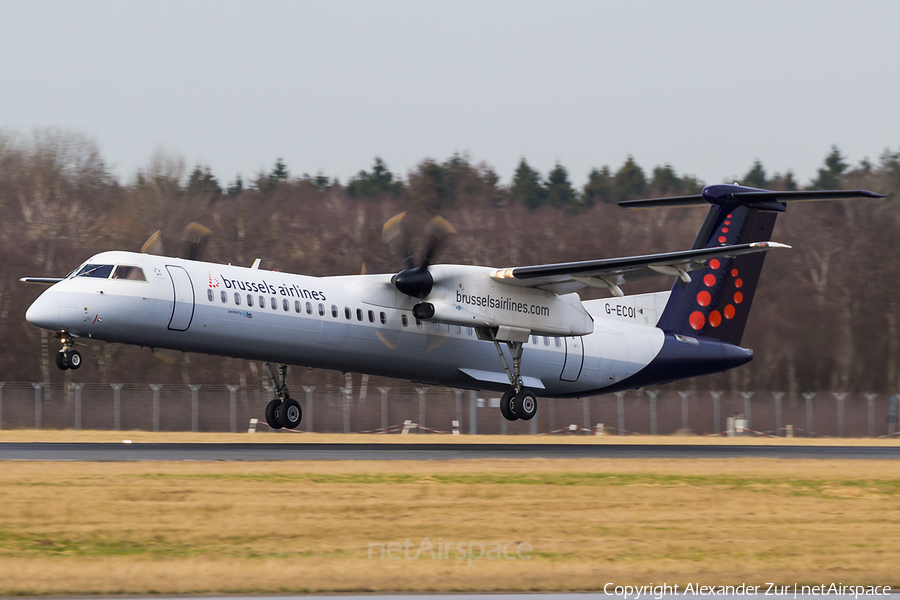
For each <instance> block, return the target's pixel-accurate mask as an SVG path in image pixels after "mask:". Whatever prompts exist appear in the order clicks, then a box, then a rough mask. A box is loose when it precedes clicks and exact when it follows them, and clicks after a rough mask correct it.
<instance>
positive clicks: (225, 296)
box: [219, 290, 228, 304]
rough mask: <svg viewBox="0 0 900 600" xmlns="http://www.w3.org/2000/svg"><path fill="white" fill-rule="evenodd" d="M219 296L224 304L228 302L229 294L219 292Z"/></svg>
mask: <svg viewBox="0 0 900 600" xmlns="http://www.w3.org/2000/svg"><path fill="white" fill-rule="evenodd" d="M219 296H220V297H221V298H222V304H225V303H226V302H228V294H226V293H225V290H222V291H221V292H219Z"/></svg>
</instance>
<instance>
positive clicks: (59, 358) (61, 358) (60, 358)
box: [56, 351, 69, 371]
mask: <svg viewBox="0 0 900 600" xmlns="http://www.w3.org/2000/svg"><path fill="white" fill-rule="evenodd" d="M56 366H57V367H58V368H59V370H60V371H65V370H66V369H68V368H69V363H68V362H66V355H65V354H64V353H63V352H62V351H60V352H57V353H56Z"/></svg>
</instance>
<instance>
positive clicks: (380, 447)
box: [0, 442, 900, 462]
mask: <svg viewBox="0 0 900 600" xmlns="http://www.w3.org/2000/svg"><path fill="white" fill-rule="evenodd" d="M474 458H480V459H485V458H487V459H496V458H617V459H625V458H825V459H888V460H891V459H893V460H897V459H900V447H883V446H731V445H728V446H724V445H723V446H717V445H690V444H685V445H677V446H674V445H651V444H634V445H629V444H615V445H612V444H609V445H607V444H596V445H593V444H592V445H586V444H527V443H525V444H428V443H408V444H389V443H378V444H319V443H313V444H310V443H306V444H304V443H297V444H266V443H253V444H203V443H194V444H177V443H175V444H124V443H118V444H110V443H45V442H33V443H12V442H8V443H0V460H80V461H100V462H109V461H134V460H226V461H253V460H259V461H271V460H453V459H474Z"/></svg>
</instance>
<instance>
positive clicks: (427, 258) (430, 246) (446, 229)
mask: <svg viewBox="0 0 900 600" xmlns="http://www.w3.org/2000/svg"><path fill="white" fill-rule="evenodd" d="M425 235H426V236H427V241H426V242H425V252H424V253H423V254H422V262H421V263H420V265H419V266H420V267H422V268H423V269H427V268H428V267H429V265H431V261H432V259H434V256H435V255H436V254H437V251H438V250H439V249H440V247H441V243H442V240H443V239H444V238H445V237H447V236H448V235H456V229H454V227H453V225H451V224H450V223H449V222H448V221H447V219H445V218H444V217H435V218H433V219H432V220H431V221H429V223H428V226H427V227H425Z"/></svg>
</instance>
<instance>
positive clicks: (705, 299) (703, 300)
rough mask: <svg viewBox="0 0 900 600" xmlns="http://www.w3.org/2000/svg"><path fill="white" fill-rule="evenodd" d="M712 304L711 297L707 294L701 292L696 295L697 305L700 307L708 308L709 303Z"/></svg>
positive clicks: (704, 291)
mask: <svg viewBox="0 0 900 600" xmlns="http://www.w3.org/2000/svg"><path fill="white" fill-rule="evenodd" d="M710 302H712V296H710V295H709V292H707V291H706V290H703V291H702V292H700V293H699V294H697V304H699V305H700V306H709V303H710Z"/></svg>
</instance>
